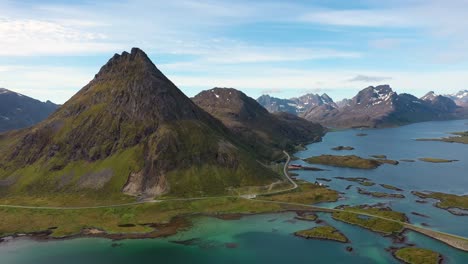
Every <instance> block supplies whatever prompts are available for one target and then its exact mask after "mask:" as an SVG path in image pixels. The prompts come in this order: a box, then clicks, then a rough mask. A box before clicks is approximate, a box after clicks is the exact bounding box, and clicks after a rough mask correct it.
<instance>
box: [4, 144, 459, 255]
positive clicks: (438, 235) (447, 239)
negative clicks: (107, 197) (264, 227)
mask: <svg viewBox="0 0 468 264" xmlns="http://www.w3.org/2000/svg"><path fill="white" fill-rule="evenodd" d="M283 153H284V154H285V155H286V157H287V160H286V163H285V164H284V168H283V173H284V176H285V177H286V178H287V179H288V181H289V182H290V183H291V184H292V187H291V188H287V189H284V190H279V191H275V192H271V193H268V195H272V194H279V193H283V192H288V191H291V190H294V189H296V188H298V185H297V183H296V182H295V181H294V180H293V179H291V177H290V176H289V173H288V166H289V163H290V162H291V156H289V154H288V153H287V152H286V151H283ZM216 198H241V199H247V200H250V201H257V202H265V203H275V204H282V205H290V206H301V207H308V208H311V209H312V210H315V211H319V212H327V213H333V212H347V213H354V214H358V215H363V216H369V217H374V218H379V219H382V220H386V221H391V222H396V223H399V224H401V225H403V226H404V227H405V228H407V229H411V230H413V231H415V232H418V233H421V234H424V235H426V236H429V237H431V238H433V239H436V240H439V241H441V242H443V243H445V244H448V245H450V246H452V247H455V248H457V249H460V250H463V251H468V239H467V238H465V237H461V236H457V235H452V234H448V233H444V232H440V231H435V230H432V229H428V228H424V227H420V226H415V225H412V224H410V223H405V222H401V221H398V220H394V219H390V218H385V217H382V216H377V215H372V214H367V213H363V212H353V211H345V210H342V209H333V208H326V207H320V206H314V205H308V204H300V203H288V202H278V201H270V200H262V199H254V198H257V195H255V194H251V195H244V196H215V197H193V198H173V199H160V200H146V201H139V202H132V203H123V204H113V205H100V206H83V207H51V206H24V205H5V204H2V205H0V208H2V207H3V208H22V209H37V210H79V209H99V208H114V207H124V206H132V205H139V204H146V203H162V202H168V201H195V200H204V199H216Z"/></svg>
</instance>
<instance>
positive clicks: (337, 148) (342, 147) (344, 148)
mask: <svg viewBox="0 0 468 264" xmlns="http://www.w3.org/2000/svg"><path fill="white" fill-rule="evenodd" d="M332 150H337V151H339V150H354V148H353V147H350V146H338V147H334V148H332Z"/></svg>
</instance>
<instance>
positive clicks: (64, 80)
mask: <svg viewBox="0 0 468 264" xmlns="http://www.w3.org/2000/svg"><path fill="white" fill-rule="evenodd" d="M96 70H97V69H83V68H63V67H50V66H36V67H31V66H9V65H3V66H2V65H0V73H1V74H0V87H4V88H7V89H10V90H13V91H15V92H19V93H22V94H25V95H27V96H30V97H33V98H36V99H39V100H41V101H46V100H51V101H53V102H56V103H64V102H65V101H66V100H68V99H69V98H70V97H71V96H72V95H73V94H75V93H76V92H77V91H78V90H79V89H81V87H83V86H85V85H86V84H87V83H88V82H89V81H90V80H91V79H92V78H93V76H94V74H95V71H96Z"/></svg>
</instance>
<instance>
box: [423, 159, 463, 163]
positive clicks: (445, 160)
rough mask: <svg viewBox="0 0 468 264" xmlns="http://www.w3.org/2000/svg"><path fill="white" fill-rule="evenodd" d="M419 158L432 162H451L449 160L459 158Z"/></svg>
mask: <svg viewBox="0 0 468 264" xmlns="http://www.w3.org/2000/svg"><path fill="white" fill-rule="evenodd" d="M419 160H420V161H424V162H431V163H449V162H455V161H458V160H450V159H439V158H419Z"/></svg>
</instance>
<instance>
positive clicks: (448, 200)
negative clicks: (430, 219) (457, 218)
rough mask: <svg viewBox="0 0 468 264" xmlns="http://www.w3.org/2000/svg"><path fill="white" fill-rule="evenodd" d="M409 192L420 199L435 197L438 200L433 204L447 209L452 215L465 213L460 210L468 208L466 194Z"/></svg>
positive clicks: (467, 196)
mask: <svg viewBox="0 0 468 264" xmlns="http://www.w3.org/2000/svg"><path fill="white" fill-rule="evenodd" d="M411 194H413V195H415V196H417V197H419V198H422V199H427V198H431V199H436V200H438V202H437V203H435V206H436V207H438V208H440V209H444V210H447V211H448V212H450V213H452V214H454V215H465V213H464V212H461V211H462V210H468V195H455V194H448V193H441V192H429V193H424V192H417V191H412V192H411ZM454 209H461V210H454Z"/></svg>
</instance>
